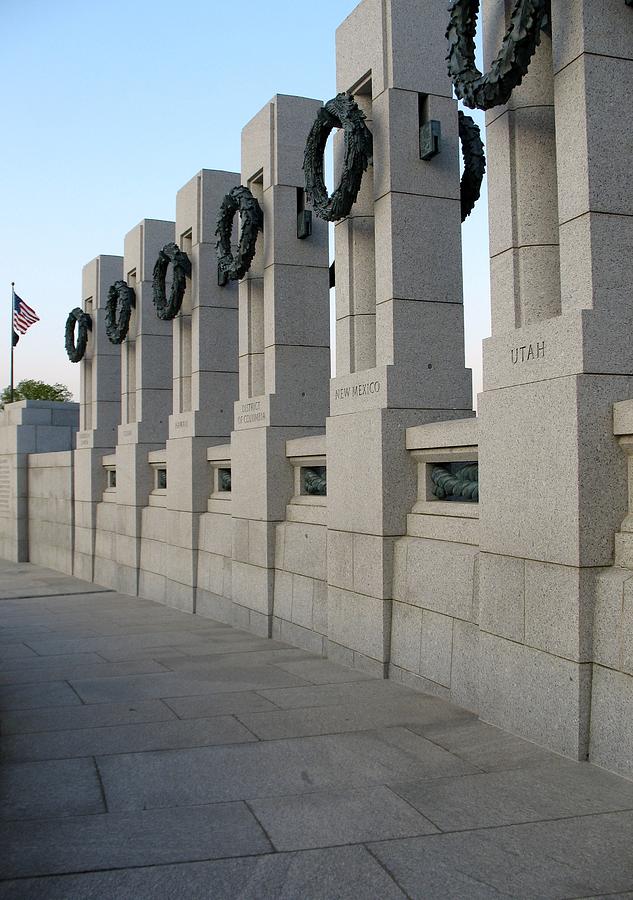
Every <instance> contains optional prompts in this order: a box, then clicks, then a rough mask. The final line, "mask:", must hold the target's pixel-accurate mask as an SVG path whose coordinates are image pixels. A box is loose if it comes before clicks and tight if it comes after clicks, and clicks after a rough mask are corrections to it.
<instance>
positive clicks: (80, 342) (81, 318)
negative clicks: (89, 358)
mask: <svg viewBox="0 0 633 900" xmlns="http://www.w3.org/2000/svg"><path fill="white" fill-rule="evenodd" d="M75 326H77V342H76V343H75ZM89 331H92V318H91V317H90V315H89V313H86V312H84V311H83V310H82V309H80V308H79V307H78V306H77V307H75V309H73V310H72V312H70V313H68V318H67V319H66V330H65V333H64V338H65V340H64V345H65V347H66V354H67V356H68V359H69V360H70V361H71V362H73V363H78V362H81V360H82V359H83V358H84V354H85V352H86V346H87V344H88V332H89Z"/></svg>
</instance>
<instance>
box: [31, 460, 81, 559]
mask: <svg viewBox="0 0 633 900" xmlns="http://www.w3.org/2000/svg"><path fill="white" fill-rule="evenodd" d="M27 477H28V533H29V545H30V552H29V561H30V562H32V563H36V564H37V565H39V566H46V567H48V568H49V569H55V570H56V571H57V572H66V573H67V574H68V575H72V573H73V548H74V534H75V528H74V524H75V521H74V520H75V514H74V478H73V453H72V451H71V450H62V451H58V452H57V453H30V454H29V456H28V466H27Z"/></svg>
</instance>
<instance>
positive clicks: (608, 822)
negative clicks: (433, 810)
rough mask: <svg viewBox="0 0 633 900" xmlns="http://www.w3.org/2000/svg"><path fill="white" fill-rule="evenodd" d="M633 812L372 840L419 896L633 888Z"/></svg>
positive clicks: (580, 893)
mask: <svg viewBox="0 0 633 900" xmlns="http://www.w3.org/2000/svg"><path fill="white" fill-rule="evenodd" d="M632 842H633V813H631V812H622V813H607V814H605V815H595V816H583V817H581V818H573V819H564V820H562V821H557V822H539V823H538V824H530V825H509V826H506V827H504V828H485V829H480V830H477V831H469V832H461V833H456V834H441V835H431V836H429V837H426V838H412V839H407V840H403V841H389V842H385V843H380V844H369V845H368V846H369V849H370V850H371V852H372V853H373V854H374V855H375V856H376V857H377V859H379V860H380V861H381V862H382V863H383V865H384V866H386V868H387V870H388V871H389V872H390V874H391V875H392V876H393V877H394V878H395V879H396V881H397V882H398V884H399V885H400V886H401V887H402V889H403V890H404V891H405V892H406V893H407V894H408V896H409V897H411V898H413V900H418V898H419V900H422V898H424V900H426V898H428V897H448V898H464V897H469V898H470V897H477V898H479V897H481V898H483V897H498V896H503V897H521V898H523V897H569V898H571V897H574V898H579V897H588V896H594V897H595V896H596V895H600V894H608V893H613V892H617V891H630V889H631V886H632V885H633V853H632V852H631V846H632Z"/></svg>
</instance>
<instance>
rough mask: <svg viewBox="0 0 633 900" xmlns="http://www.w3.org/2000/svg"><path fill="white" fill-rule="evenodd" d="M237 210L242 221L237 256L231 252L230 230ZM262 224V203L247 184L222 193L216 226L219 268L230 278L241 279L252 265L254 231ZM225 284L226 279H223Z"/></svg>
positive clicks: (221, 272)
mask: <svg viewBox="0 0 633 900" xmlns="http://www.w3.org/2000/svg"><path fill="white" fill-rule="evenodd" d="M237 212H239V214H240V220H241V228H240V241H239V244H238V248H237V254H236V256H233V254H232V252H231V231H232V230H233V219H234V218H235V213H237ZM263 226H264V214H263V213H262V209H261V206H260V205H259V203H258V202H257V200H256V199H255V197H253V195H252V193H251V192H250V190H249V189H248V188H247V187H243V186H238V187H234V188H233V189H232V190H231V191H229V193H228V194H227V195H226V196H225V198H224V200H223V201H222V205H221V206H220V215H219V216H218V223H217V227H216V229H215V236H216V237H217V239H218V240H217V243H216V248H217V252H218V270H219V272H220V274H222V275H224V276H225V277H226V278H229V279H230V280H231V281H238V280H239V279H240V278H243V277H244V276H245V275H246V273H247V272H248V270H249V269H250V267H251V263H252V262H253V257H254V256H255V248H256V246H257V232H258V231H262V229H263ZM225 283H226V282H225Z"/></svg>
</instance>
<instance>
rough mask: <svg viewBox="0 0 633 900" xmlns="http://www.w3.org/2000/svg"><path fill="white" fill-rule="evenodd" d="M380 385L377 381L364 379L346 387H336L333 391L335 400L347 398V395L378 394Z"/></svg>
mask: <svg viewBox="0 0 633 900" xmlns="http://www.w3.org/2000/svg"><path fill="white" fill-rule="evenodd" d="M380 389H381V385H380V382H379V381H365V382H362V383H361V384H353V385H348V386H347V387H342V388H336V390H335V391H334V399H335V400H347V399H348V398H349V397H365V396H367V395H369V394H379V393H380Z"/></svg>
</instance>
